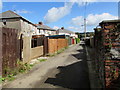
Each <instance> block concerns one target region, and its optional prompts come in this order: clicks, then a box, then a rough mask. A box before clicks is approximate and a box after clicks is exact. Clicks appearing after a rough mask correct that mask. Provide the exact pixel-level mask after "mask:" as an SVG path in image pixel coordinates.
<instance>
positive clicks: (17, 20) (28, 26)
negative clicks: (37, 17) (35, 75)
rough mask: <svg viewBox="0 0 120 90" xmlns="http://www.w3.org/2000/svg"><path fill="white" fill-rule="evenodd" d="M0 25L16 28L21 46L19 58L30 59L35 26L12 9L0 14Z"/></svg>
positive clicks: (26, 60)
mask: <svg viewBox="0 0 120 90" xmlns="http://www.w3.org/2000/svg"><path fill="white" fill-rule="evenodd" d="M0 25H1V26H2V27H6V28H14V29H17V30H18V39H19V40H20V41H21V42H20V45H21V46H20V47H21V49H22V50H21V49H20V50H21V51H20V52H21V59H22V60H23V61H24V62H28V61H29V60H30V59H31V52H32V51H31V39H32V35H36V32H37V26H36V25H35V24H33V23H32V22H30V21H28V20H27V19H25V18H23V17H22V16H20V15H18V14H16V13H15V12H13V11H10V10H9V11H6V12H3V13H1V14H0Z"/></svg>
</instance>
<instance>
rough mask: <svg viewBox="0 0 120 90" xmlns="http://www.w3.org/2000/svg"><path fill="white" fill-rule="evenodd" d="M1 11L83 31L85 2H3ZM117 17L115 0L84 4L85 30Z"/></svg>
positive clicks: (34, 21)
mask: <svg viewBox="0 0 120 90" xmlns="http://www.w3.org/2000/svg"><path fill="white" fill-rule="evenodd" d="M2 8H3V9H2V12H4V11H7V10H12V11H15V12H16V13H17V14H19V15H21V16H23V17H25V18H26V19H27V20H29V21H31V22H32V23H38V22H39V21H42V22H44V24H46V25H48V26H50V27H52V28H55V29H58V28H60V27H62V26H64V27H65V28H66V29H69V30H72V31H75V32H83V31H84V30H83V29H84V28H83V26H82V25H83V21H84V15H85V3H82V2H66V3H65V2H4V3H3V7H2ZM117 18H118V3H117V2H92V3H87V6H86V20H87V31H90V32H92V31H93V28H95V27H96V26H97V25H98V24H99V22H101V21H102V20H110V19H111V20H112V19H117Z"/></svg>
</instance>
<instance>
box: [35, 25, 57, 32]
mask: <svg viewBox="0 0 120 90" xmlns="http://www.w3.org/2000/svg"><path fill="white" fill-rule="evenodd" d="M35 25H36V26H37V28H38V29H46V30H52V31H56V30H55V29H52V28H50V27H49V26H47V25H43V24H42V25H40V24H35Z"/></svg>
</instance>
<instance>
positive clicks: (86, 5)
mask: <svg viewBox="0 0 120 90" xmlns="http://www.w3.org/2000/svg"><path fill="white" fill-rule="evenodd" d="M86 6H87V2H85V12H84V35H85V40H86Z"/></svg>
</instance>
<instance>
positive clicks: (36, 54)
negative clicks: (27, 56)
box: [31, 46, 43, 59]
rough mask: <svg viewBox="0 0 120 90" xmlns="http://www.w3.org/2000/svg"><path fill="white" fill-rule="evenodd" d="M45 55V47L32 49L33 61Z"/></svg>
mask: <svg viewBox="0 0 120 90" xmlns="http://www.w3.org/2000/svg"><path fill="white" fill-rule="evenodd" d="M41 55H43V46H39V47H35V48H31V59H34V58H36V57H39V56H41Z"/></svg>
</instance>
